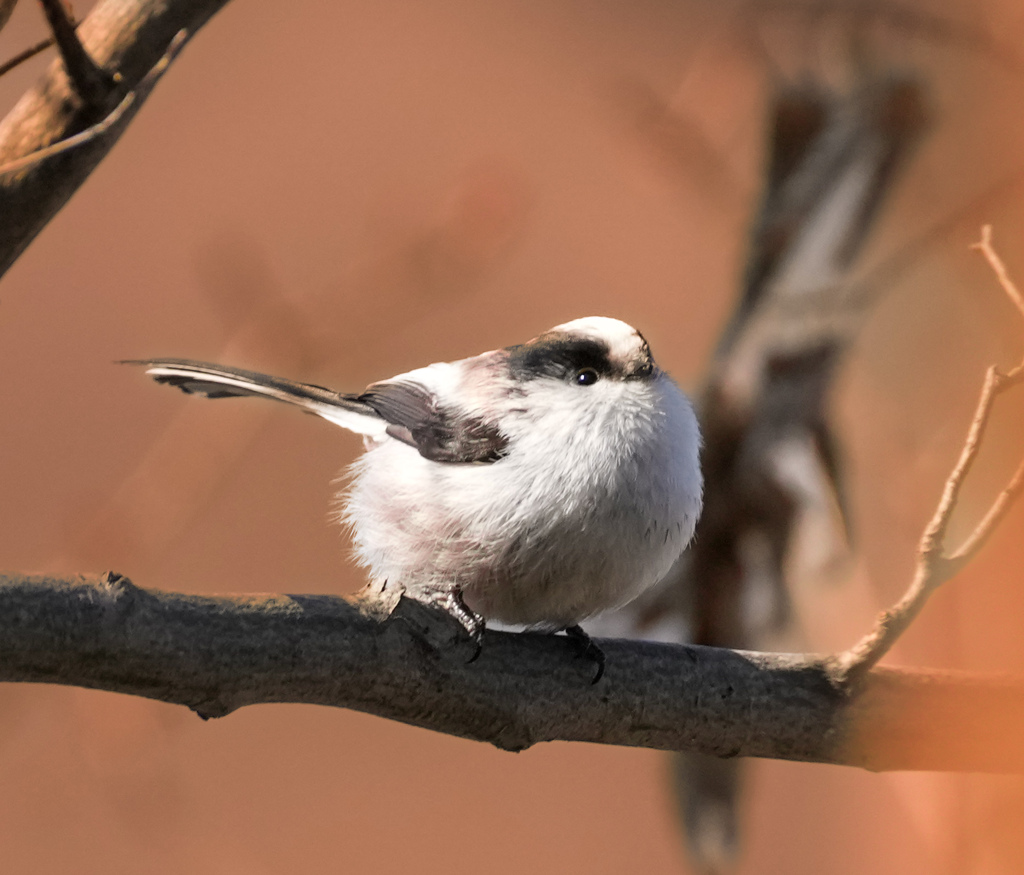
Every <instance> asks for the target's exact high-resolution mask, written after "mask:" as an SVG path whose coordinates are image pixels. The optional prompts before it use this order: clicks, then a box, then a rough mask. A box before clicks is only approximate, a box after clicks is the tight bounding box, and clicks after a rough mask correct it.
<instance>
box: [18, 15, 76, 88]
mask: <svg viewBox="0 0 1024 875" xmlns="http://www.w3.org/2000/svg"><path fill="white" fill-rule="evenodd" d="M75 26H76V27H77V26H78V22H75ZM52 45H53V37H52V36H51V37H50V38H49V39H44V40H43V41H42V42H39V43H36V44H35V45H34V46H29V47H28V48H27V49H25V51H23V52H18V54H16V55H15V56H14V57H13V58H11V59H9V60H7V61H4V62H3V63H2V64H0V76H3V75H5V74H7V73H10V72H11V70H13V69H14V68H15V67H17V66H18V65H20V64H24V63H25V62H26V61H28V60H30V59H31V58H34V57H35V56H36V55H38V54H39V53H40V52H45V51H46V50H47V49H48V48H50V46H52Z"/></svg>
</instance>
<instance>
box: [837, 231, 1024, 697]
mask: <svg viewBox="0 0 1024 875" xmlns="http://www.w3.org/2000/svg"><path fill="white" fill-rule="evenodd" d="M973 248H975V249H978V250H979V251H980V252H981V253H982V254H983V255H984V256H985V258H986V260H987V261H988V263H989V265H990V266H991V267H992V270H993V271H994V273H995V275H996V278H997V279H998V281H999V284H1000V285H1001V286H1002V288H1003V291H1004V292H1005V293H1006V295H1007V297H1008V298H1009V299H1010V302H1011V303H1012V304H1013V305H1014V307H1015V308H1016V309H1017V310H1018V311H1019V312H1020V315H1021V316H1024V299H1022V298H1021V295H1020V292H1019V290H1018V289H1017V287H1016V286H1015V285H1014V283H1013V281H1012V280H1011V279H1010V276H1009V274H1008V273H1007V270H1006V267H1005V266H1004V265H1003V262H1002V260H1001V259H1000V258H999V256H998V254H997V253H996V251H995V250H994V249H993V248H992V229H991V227H990V226H988V225H986V226H985V227H984V228H983V229H982V234H981V241H980V242H979V243H976V244H974V247H973ZM1021 382H1024V361H1022V362H1021V363H1020V364H1019V365H1017V367H1015V368H1013V369H1011V370H1010V371H1007V372H1006V373H1003V372H1002V371H1000V370H999V369H998V368H997V367H996V366H995V365H993V366H991V367H990V368H989V369H988V372H987V373H986V374H985V382H984V385H983V386H982V389H981V396H980V397H979V399H978V406H977V409H976V411H975V413H974V418H973V419H972V420H971V425H970V429H969V430H968V432H967V438H966V440H965V441H964V446H963V449H962V450H961V452H960V458H959V459H958V460H957V463H956V466H955V467H954V468H953V471H952V473H951V474H950V475H949V478H948V479H947V480H946V485H945V487H944V488H943V491H942V497H941V499H940V500H939V504H938V507H937V508H936V509H935V513H934V515H933V516H932V519H931V520H930V521H929V523H928V525H927V527H926V528H925V530H924V534H923V535H922V536H921V543H920V544H919V546H918V550H917V564H916V567H915V570H914V577H913V580H912V581H911V584H910V587H909V588H908V589H907V591H906V593H904V595H903V598H901V599H900V601H899V602H897V603H896V604H895V605H894V606H893V607H891V608H889V610H887V611H885V612H883V613H882V614H881V615H880V616H879V618H878V622H877V623H876V625H875V628H874V629H873V630H872V631H871V632H870V633H868V634H867V635H865V636H864V637H863V638H862V639H861V640H860V641H858V642H857V643H856V644H855V645H854V646H853V647H851V648H850V649H849V650H847V651H846V652H845V653H842V654H840V655H839V656H837V657H836V660H835V665H836V670H837V677H838V678H839V679H841V680H842V682H844V683H846V684H850V685H856V684H858V683H859V682H861V680H862V679H863V677H864V675H865V673H866V672H868V671H869V670H870V669H871V668H872V667H873V666H875V665H876V664H877V663H878V661H879V660H880V659H882V657H884V656H885V654H886V653H888V652H889V650H890V649H891V648H892V646H893V644H895V643H896V641H897V639H898V638H899V637H900V635H902V634H903V633H904V632H905V631H906V629H907V628H908V627H909V626H910V624H911V623H912V622H913V620H914V618H915V617H916V616H917V615H918V614H919V613H920V612H921V609H922V608H923V607H924V605H925V603H926V602H927V601H928V599H929V598H930V597H931V595H932V593H934V592H935V590H937V589H938V588H939V587H940V586H941V585H942V584H943V583H945V582H946V581H947V580H949V579H950V578H951V577H953V576H954V575H955V574H956V573H957V572H959V571H960V569H962V568H963V567H964V566H965V565H966V564H967V563H968V562H970V560H971V559H973V558H974V556H975V555H977V553H978V551H979V550H980V549H981V548H982V547H983V546H984V544H985V542H986V541H988V539H989V537H990V536H991V534H992V532H993V531H995V528H996V526H998V525H999V523H1000V522H1001V521H1002V519H1003V518H1004V517H1005V516H1006V514H1007V512H1008V511H1009V510H1010V507H1011V506H1012V505H1013V502H1014V501H1015V500H1016V499H1017V497H1018V496H1019V495H1020V493H1021V491H1022V490H1024V460H1022V461H1021V462H1020V464H1019V465H1018V466H1017V470H1016V471H1015V472H1014V474H1013V475H1012V476H1011V478H1010V480H1009V482H1008V483H1007V485H1006V486H1005V487H1004V488H1003V489H1002V491H1001V492H1000V493H999V495H998V496H997V497H996V499H995V501H994V502H993V503H992V506H991V507H990V508H989V510H988V512H987V513H986V514H985V515H984V516H983V517H982V518H981V521H980V522H979V523H978V525H977V526H976V527H975V529H974V531H973V532H972V533H971V534H970V535H969V536H968V538H967V540H966V541H965V542H964V543H963V544H962V545H961V546H960V548H959V549H958V550H956V551H955V552H953V553H952V554H949V555H947V553H946V546H947V545H946V531H947V529H948V528H949V521H950V519H951V518H952V516H953V511H955V510H956V506H957V501H958V499H959V497H960V492H961V490H962V489H963V486H964V483H965V482H966V480H967V476H968V475H969V474H970V472H971V468H972V467H973V466H974V462H975V461H976V459H977V458H978V453H979V452H980V451H981V447H982V442H983V440H984V438H985V432H986V429H987V428H988V424H989V420H990V419H991V416H992V410H993V408H994V406H995V402H996V399H997V398H998V397H999V396H1000V395H1001V394H1002V393H1004V392H1005V391H1006V390H1007V389H1009V388H1011V387H1012V386H1016V385H1018V384H1019V383H1021Z"/></svg>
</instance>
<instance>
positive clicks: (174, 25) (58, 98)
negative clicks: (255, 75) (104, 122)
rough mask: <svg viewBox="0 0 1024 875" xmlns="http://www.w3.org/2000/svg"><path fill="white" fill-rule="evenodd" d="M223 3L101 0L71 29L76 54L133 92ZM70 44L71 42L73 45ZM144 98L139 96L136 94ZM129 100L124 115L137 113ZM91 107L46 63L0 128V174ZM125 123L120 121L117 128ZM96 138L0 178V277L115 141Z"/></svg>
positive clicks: (77, 122)
mask: <svg viewBox="0 0 1024 875" xmlns="http://www.w3.org/2000/svg"><path fill="white" fill-rule="evenodd" d="M225 2H226V0H167V2H161V0H134V2H127V3H126V2H120V0H102V2H100V3H99V4H97V6H96V7H95V8H94V9H93V10H92V12H91V13H90V14H89V15H88V17H87V18H86V19H85V21H84V22H83V23H82V24H81V26H80V27H79V28H78V31H77V35H78V38H79V39H80V40H81V43H80V45H81V46H82V49H83V53H84V54H85V55H86V56H87V57H89V58H91V63H92V64H93V65H94V66H96V67H97V68H101V69H103V70H105V71H106V72H107V74H108V75H111V76H113V75H114V74H117V75H118V76H119V77H120V82H119V87H120V89H123V92H124V93H126V92H130V91H133V90H134V89H135V88H136V87H137V86H138V85H139V84H140V83H141V82H142V80H143V79H144V78H145V77H146V76H147V74H149V72H150V71H151V70H152V69H153V68H154V67H155V66H156V65H157V64H158V63H159V62H160V60H161V59H162V58H163V57H164V55H165V53H166V52H167V48H168V46H169V45H170V43H171V40H172V39H173V38H174V36H175V34H177V33H178V32H179V31H180V30H187V31H188V32H189V33H194V32H195V31H196V30H197V29H198V28H200V27H202V25H203V24H205V23H206V21H207V20H208V19H209V18H210V17H211V16H212V15H213V14H214V13H215V12H217V11H218V10H219V9H220V8H221V7H222V6H223V5H224V3H225ZM76 41H77V40H76ZM143 96H144V95H143ZM141 102H142V101H141V99H139V100H136V101H135V103H134V106H133V108H132V112H133V113H134V112H135V111H137V110H138V108H139V105H140V104H141ZM96 115H97V112H96V105H94V104H93V103H92V102H91V101H83V100H80V99H78V97H77V93H76V89H75V88H74V87H73V86H72V84H71V81H70V80H69V78H68V75H67V72H66V70H65V67H64V64H63V63H62V61H60V60H56V61H54V63H53V64H52V65H51V66H50V69H49V71H48V72H47V73H46V75H45V76H44V77H43V78H42V79H41V80H40V82H39V83H38V84H37V85H36V86H35V88H33V89H32V90H30V91H29V92H27V93H26V94H25V95H24V96H23V97H22V99H21V100H20V101H19V102H18V104H17V106H15V108H14V109H13V110H11V112H10V113H9V114H8V115H7V117H6V118H5V119H3V121H2V122H0V167H4V166H5V165H11V164H13V163H14V162H17V161H20V160H21V159H25V158H27V157H28V156H30V155H33V154H34V153H36V152H39V151H40V150H42V149H46V148H47V147H51V146H53V145H54V144H56V143H59V142H61V141H63V140H66V139H67V138H69V137H72V136H74V135H75V134H79V133H81V132H82V131H84V130H85V129H87V128H89V127H90V126H91V125H93V124H94V123H95V122H96V121H97V118H96ZM127 120H128V119H127V118H125V119H124V121H127ZM123 129H124V125H123V124H122V125H119V126H116V127H114V128H112V129H111V131H110V134H109V135H108V136H104V137H96V138H93V139H92V140H91V141H90V142H89V143H88V144H86V145H83V146H81V147H80V148H76V149H73V150H66V151H62V152H60V153H59V154H56V155H54V156H53V157H51V158H49V159H48V160H46V161H43V162H31V163H30V165H29V166H27V167H23V166H22V165H18V167H19V168H22V169H20V171H19V172H17V173H5V174H3V175H0V276H2V275H3V274H4V273H5V272H6V271H7V269H8V268H9V267H10V266H11V265H12V264H13V263H14V261H15V259H17V257H18V256H19V255H20V254H21V253H22V252H23V251H24V249H25V247H26V246H28V244H29V243H31V242H32V240H33V238H34V237H35V236H36V235H37V234H38V233H39V232H40V231H41V230H42V229H43V228H44V227H45V226H46V223H47V222H49V221H50V219H51V218H53V216H54V215H55V214H56V213H57V211H58V210H59V209H60V208H61V207H62V206H64V204H65V203H67V201H68V199H69V198H70V197H71V195H72V194H74V192H75V190H76V189H77V188H78V187H79V186H80V185H81V184H82V183H83V182H84V181H85V179H86V178H87V177H88V176H89V174H90V173H91V172H92V171H93V169H94V168H95V167H96V165H97V164H99V162H100V161H101V160H102V159H103V157H104V156H105V155H106V154H107V152H108V151H110V149H111V147H112V146H113V145H114V143H115V142H117V139H118V137H119V136H120V134H121V132H122V131H123Z"/></svg>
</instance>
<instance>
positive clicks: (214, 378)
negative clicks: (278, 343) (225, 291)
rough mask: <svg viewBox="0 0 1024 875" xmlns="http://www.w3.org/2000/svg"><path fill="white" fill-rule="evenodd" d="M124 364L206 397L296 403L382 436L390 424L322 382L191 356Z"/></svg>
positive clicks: (343, 424)
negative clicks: (314, 382)
mask: <svg viewBox="0 0 1024 875" xmlns="http://www.w3.org/2000/svg"><path fill="white" fill-rule="evenodd" d="M123 364H128V365H141V366H142V367H144V368H145V369H146V373H147V374H149V375H150V376H151V377H152V378H153V379H154V380H156V381H157V382H158V383H166V384H167V385H169V386H176V387H177V388H179V389H181V390H182V391H183V392H187V393H189V394H196V395H205V396H206V397H207V398H237V397H245V396H256V397H262V398H273V399H274V400H275V401H283V402H285V403H287V404H294V405H296V406H297V407H301V408H302V409H303V410H306V411H308V412H309V413H315V414H316V415H317V416H322V417H323V418H324V419H326V420H328V421H330V422H333V423H334V424H335V425H340V426H341V427H342V428H347V429H349V430H350V431H354V432H356V433H357V434H364V435H369V436H375V437H380V436H383V435H384V433H385V431H386V429H387V426H388V422H387V420H386V419H385V418H384V417H382V416H381V415H380V414H378V413H377V412H376V411H375V410H374V409H373V408H372V407H371V406H370V405H368V404H366V403H364V402H363V401H360V400H359V399H358V398H357V397H356V396H354V395H343V394H341V393H339V392H334V391H332V390H330V389H325V388H324V387H323V386H314V385H312V384H310V383H297V382H295V381H294V380H286V379H284V378H282V377H271V376H269V375H267V374H260V373H257V372H256V371H246V370H243V369H242V368H231V367H226V366H224V365H214V364H210V363H208V362H196V361H192V360H190V359H145V360H141V361H126V362H123Z"/></svg>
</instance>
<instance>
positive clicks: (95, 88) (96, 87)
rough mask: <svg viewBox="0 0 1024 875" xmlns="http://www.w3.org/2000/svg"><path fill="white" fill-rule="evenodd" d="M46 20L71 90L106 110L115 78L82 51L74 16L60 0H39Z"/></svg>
mask: <svg viewBox="0 0 1024 875" xmlns="http://www.w3.org/2000/svg"><path fill="white" fill-rule="evenodd" d="M39 2H40V3H41V4H42V6H43V12H44V13H45V14H46V20H47V21H48V22H49V24H50V30H52V31H53V39H54V41H55V42H56V43H57V48H58V49H59V50H60V56H61V58H63V60H64V68H65V69H66V70H67V72H68V78H69V79H70V80H71V84H72V85H73V86H74V89H75V92H76V93H77V94H78V96H79V97H80V98H82V100H83V101H84V102H85V103H86V104H87V105H89V106H91V107H95V108H96V109H98V110H106V109H107V108H108V107H107V104H108V101H109V100H110V97H111V95H112V94H113V92H114V89H115V87H116V80H115V77H114V76H112V75H111V74H110V73H108V72H107V71H106V70H104V69H103V68H102V67H100V66H99V65H98V64H97V63H96V62H95V61H94V60H93V59H92V58H91V57H90V56H89V53H88V52H87V51H86V50H85V46H83V45H82V42H81V40H80V39H79V38H78V34H77V33H76V32H75V26H76V25H75V22H74V19H72V18H71V16H70V15H69V14H68V11H67V9H65V8H64V4H63V3H62V2H61V0H39Z"/></svg>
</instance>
